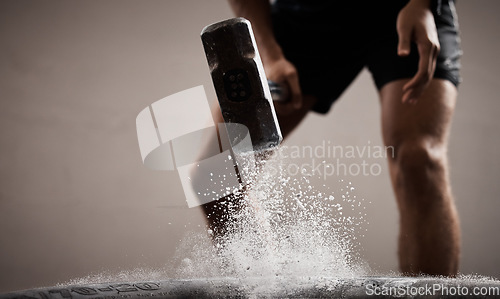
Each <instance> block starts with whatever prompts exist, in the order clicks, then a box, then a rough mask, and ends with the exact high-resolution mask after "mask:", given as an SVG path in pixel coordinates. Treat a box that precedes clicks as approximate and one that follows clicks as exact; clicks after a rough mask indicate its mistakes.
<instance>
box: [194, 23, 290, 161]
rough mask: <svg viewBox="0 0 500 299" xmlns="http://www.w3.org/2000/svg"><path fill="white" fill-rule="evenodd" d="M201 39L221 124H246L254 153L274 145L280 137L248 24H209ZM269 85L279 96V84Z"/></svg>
mask: <svg viewBox="0 0 500 299" xmlns="http://www.w3.org/2000/svg"><path fill="white" fill-rule="evenodd" d="M201 40H202V42H203V47H204V49H205V54H206V56H207V61H208V66H209V68H210V73H211V75H212V81H213V84H214V87H215V91H216V94H217V98H218V100H219V105H220V109H221V112H222V116H223V118H224V121H225V122H226V123H239V124H243V125H245V126H246V127H247V128H248V131H249V133H250V137H251V140H252V146H253V150H254V151H256V152H260V151H262V150H266V149H270V148H272V147H275V146H277V145H278V144H279V143H280V142H281V141H282V139H283V138H282V136H281V131H280V127H279V124H278V119H277V118H276V112H275V111H274V106H273V101H272V96H271V91H270V89H269V85H268V84H269V83H268V81H267V79H266V75H265V73H264V67H263V65H262V61H261V59H260V56H259V52H258V50H257V45H256V42H255V38H254V35H253V31H252V27H251V25H250V22H249V21H248V20H246V19H244V18H233V19H229V20H226V21H222V22H218V23H215V24H212V25H208V26H206V27H205V28H204V29H203V30H202V32H201ZM270 85H271V89H272V90H273V94H274V95H275V96H276V97H279V96H280V95H281V92H282V90H281V89H280V87H279V85H277V84H275V83H272V82H271V83H270ZM230 137H231V136H230Z"/></svg>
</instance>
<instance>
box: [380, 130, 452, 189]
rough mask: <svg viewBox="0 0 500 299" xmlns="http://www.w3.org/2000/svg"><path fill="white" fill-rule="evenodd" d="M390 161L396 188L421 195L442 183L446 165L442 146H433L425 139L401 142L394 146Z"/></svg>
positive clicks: (444, 151)
mask: <svg viewBox="0 0 500 299" xmlns="http://www.w3.org/2000/svg"><path fill="white" fill-rule="evenodd" d="M390 159H391V161H390V163H391V164H392V165H391V166H392V167H393V168H394V170H395V173H394V174H395V183H396V188H404V190H405V191H406V192H411V193H412V194H413V195H419V194H420V195H423V194H426V193H428V191H431V190H432V189H433V188H434V187H436V186H438V185H440V184H441V183H442V180H443V177H444V172H445V163H446V150H445V147H444V146H443V145H433V144H432V143H431V142H429V141H428V140H425V139H421V140H412V141H407V142H403V143H401V144H399V145H398V146H395V148H394V155H393V156H392V157H391V158H390Z"/></svg>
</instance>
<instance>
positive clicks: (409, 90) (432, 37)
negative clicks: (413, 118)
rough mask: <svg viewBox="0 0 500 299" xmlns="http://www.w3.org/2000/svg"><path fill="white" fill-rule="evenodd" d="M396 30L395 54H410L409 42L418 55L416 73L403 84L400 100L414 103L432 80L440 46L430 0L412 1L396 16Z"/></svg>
mask: <svg viewBox="0 0 500 299" xmlns="http://www.w3.org/2000/svg"><path fill="white" fill-rule="evenodd" d="M397 31H398V36H399V44H398V55H400V56H407V55H409V54H410V45H411V42H412V41H413V42H415V43H416V44H417V48H418V53H419V55H420V60H419V64H418V71H417V73H416V74H415V76H414V77H413V78H412V79H411V80H410V81H409V82H408V83H407V84H406V85H405V86H404V87H403V99H402V100H403V103H410V104H415V103H416V102H417V98H418V97H419V96H420V95H421V94H422V92H423V91H424V90H425V88H427V86H428V85H429V82H430V81H431V79H432V76H433V74H434V70H435V69H436V59H437V56H438V53H439V49H440V46H439V39H438V34H437V29H436V24H435V23H434V16H433V15H432V12H431V10H430V0H411V1H410V2H409V3H408V4H407V5H406V6H405V7H404V8H403V9H402V10H401V11H400V13H399V15H398V20H397Z"/></svg>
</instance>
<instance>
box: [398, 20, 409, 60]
mask: <svg viewBox="0 0 500 299" xmlns="http://www.w3.org/2000/svg"><path fill="white" fill-rule="evenodd" d="M410 48H411V30H410V29H409V28H406V27H402V28H399V29H398V55H399V56H408V55H410Z"/></svg>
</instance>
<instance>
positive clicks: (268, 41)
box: [229, 0, 283, 64]
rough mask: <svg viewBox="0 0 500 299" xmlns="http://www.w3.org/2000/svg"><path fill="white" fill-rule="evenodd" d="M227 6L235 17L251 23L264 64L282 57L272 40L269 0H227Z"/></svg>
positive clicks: (273, 39) (276, 44)
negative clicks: (229, 6)
mask: <svg viewBox="0 0 500 299" xmlns="http://www.w3.org/2000/svg"><path fill="white" fill-rule="evenodd" d="M229 4H230V5H231V8H232V10H233V12H234V14H235V15H236V16H238V17H243V18H245V19H247V20H249V21H250V23H252V28H253V31H254V33H255V40H256V41H257V46H258V47H259V52H260V54H261V57H262V60H263V63H264V64H266V63H267V62H268V61H269V60H273V59H278V58H279V57H281V56H282V55H283V54H282V51H281V48H280V46H279V45H278V43H277V42H276V39H275V38H274V34H273V28H272V22H271V5H270V3H269V0H229Z"/></svg>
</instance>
